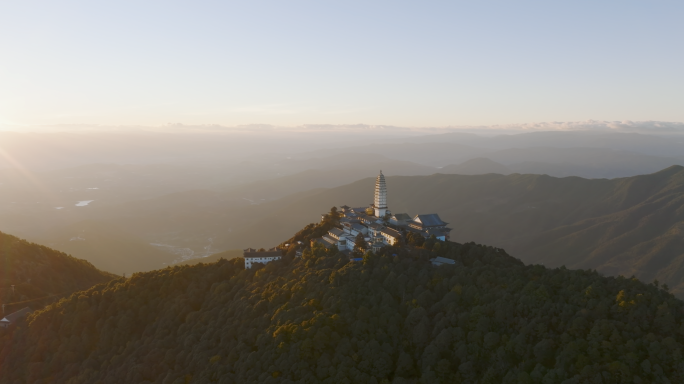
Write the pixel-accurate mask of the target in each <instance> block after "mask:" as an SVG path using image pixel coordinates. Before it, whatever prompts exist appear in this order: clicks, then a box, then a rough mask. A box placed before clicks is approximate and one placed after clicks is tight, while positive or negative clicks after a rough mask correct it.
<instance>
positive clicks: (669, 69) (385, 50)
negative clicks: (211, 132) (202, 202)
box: [0, 0, 684, 126]
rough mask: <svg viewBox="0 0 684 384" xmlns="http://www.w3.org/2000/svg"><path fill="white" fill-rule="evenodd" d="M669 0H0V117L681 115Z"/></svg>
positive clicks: (421, 119) (677, 21)
mask: <svg viewBox="0 0 684 384" xmlns="http://www.w3.org/2000/svg"><path fill="white" fill-rule="evenodd" d="M682 16H684V2H683V1H681V0H678V1H645V0H643V1H627V0H620V1H562V2H561V1H548V0H547V1H536V2H533V1H497V2H494V1H396V0H394V1H349V0H347V1H292V0H290V1H282V0H281V1H240V2H238V1H197V0H194V1H183V2H179V1H168V0H166V1H140V0H138V1H122V0H118V1H67V0H61V1H30V0H27V1H16V0H0V19H1V20H0V124H29V125H30V124H90V123H93V124H124V125H128V124H144V125H158V124H165V123H169V122H173V123H185V124H224V125H236V124H249V123H268V124H277V125H298V124H310V123H332V124H351V123H366V124H391V125H401V126H430V125H433V126H444V125H473V124H506V123H524V122H540V121H579V120H587V119H598V120H660V121H684V92H683V90H684V69H683V68H684V23H683V22H682Z"/></svg>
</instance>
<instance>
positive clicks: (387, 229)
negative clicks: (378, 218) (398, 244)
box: [380, 228, 401, 238]
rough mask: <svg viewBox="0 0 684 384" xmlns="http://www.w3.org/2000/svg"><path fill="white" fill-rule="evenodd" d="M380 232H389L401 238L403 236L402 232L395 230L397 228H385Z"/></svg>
mask: <svg viewBox="0 0 684 384" xmlns="http://www.w3.org/2000/svg"><path fill="white" fill-rule="evenodd" d="M380 232H382V233H385V234H388V235H390V236H393V237H395V238H400V237H401V233H399V232H398V231H395V230H394V229H392V228H383V229H381V230H380Z"/></svg>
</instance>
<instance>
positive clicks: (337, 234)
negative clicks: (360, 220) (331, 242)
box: [328, 228, 344, 236]
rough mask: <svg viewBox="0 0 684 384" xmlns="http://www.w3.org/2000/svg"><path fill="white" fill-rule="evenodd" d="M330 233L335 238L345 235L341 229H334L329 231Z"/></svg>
mask: <svg viewBox="0 0 684 384" xmlns="http://www.w3.org/2000/svg"><path fill="white" fill-rule="evenodd" d="M328 233H330V234H333V235H335V236H342V235H344V231H343V230H341V229H339V228H332V229H331V230H329V231H328Z"/></svg>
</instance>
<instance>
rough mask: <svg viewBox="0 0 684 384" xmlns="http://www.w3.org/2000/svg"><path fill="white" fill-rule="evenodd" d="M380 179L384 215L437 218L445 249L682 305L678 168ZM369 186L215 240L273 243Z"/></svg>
mask: <svg viewBox="0 0 684 384" xmlns="http://www.w3.org/2000/svg"><path fill="white" fill-rule="evenodd" d="M386 180H387V189H388V206H389V207H390V209H391V210H392V212H394V213H400V212H408V213H410V214H412V215H415V214H418V213H438V214H439V215H440V217H441V218H442V219H443V220H444V221H446V222H448V223H449V227H451V228H453V231H452V232H451V236H452V239H453V240H455V241H459V242H470V241H474V242H477V243H483V244H490V245H494V246H497V247H502V248H505V249H506V250H508V251H509V252H510V253H511V254H512V255H514V256H516V257H519V258H521V259H522V260H523V261H524V262H526V263H530V262H534V263H543V264H545V265H547V266H550V267H559V266H562V265H566V266H573V267H574V268H592V269H597V270H599V271H600V272H603V273H606V274H613V275H615V276H617V275H619V274H623V275H626V276H629V275H631V274H635V275H636V276H637V277H638V278H640V279H642V280H646V281H653V279H658V280H660V281H661V282H663V283H667V284H668V285H669V286H670V287H671V288H672V290H673V292H675V293H676V294H677V295H678V296H680V297H684V269H682V268H680V267H679V265H680V262H681V261H680V258H681V256H682V251H681V250H682V249H683V248H682V247H681V246H680V245H681V244H680V242H681V236H679V235H678V233H679V228H682V227H683V226H684V216H682V212H684V198H683V197H684V167H680V166H673V167H670V168H667V169H665V170H662V171H660V172H657V173H653V174H649V175H642V176H635V177H628V178H622V179H610V180H609V179H582V178H579V177H566V178H555V177H551V176H546V175H520V174H512V175H507V176H503V175H494V174H489V175H475V176H468V175H446V174H435V175H431V176H395V177H387V178H386ZM374 182H375V181H374V179H364V180H359V181H358V182H355V183H352V184H348V185H344V186H341V187H337V188H332V189H329V190H325V191H322V192H319V193H316V194H311V195H308V196H305V197H302V198H300V199H298V200H294V199H292V200H290V201H287V202H285V201H282V202H281V203H278V202H273V203H270V204H269V205H267V204H264V205H263V206H262V207H260V211H257V210H254V211H253V212H254V215H250V214H248V213H245V215H244V216H246V217H249V218H250V221H249V222H245V226H244V227H243V228H241V229H240V230H236V231H233V232H232V233H231V234H230V235H229V236H226V237H225V238H224V239H222V241H225V242H226V243H227V244H228V243H229V244H231V245H233V246H235V245H237V244H241V246H242V245H243V244H244V246H245V247H247V246H253V247H260V246H272V245H275V244H278V242H279V240H281V239H283V238H288V237H289V234H291V233H292V232H294V231H295V230H296V229H297V228H301V227H302V226H304V225H306V224H307V223H310V222H311V221H314V219H313V218H315V217H319V215H320V214H321V213H323V212H327V211H328V209H329V208H330V205H331V204H337V205H342V204H347V205H350V206H365V205H367V204H369V203H370V197H372V192H373V186H374ZM369 196H370V197H369ZM331 202H332V203H331ZM223 247H227V246H226V245H223Z"/></svg>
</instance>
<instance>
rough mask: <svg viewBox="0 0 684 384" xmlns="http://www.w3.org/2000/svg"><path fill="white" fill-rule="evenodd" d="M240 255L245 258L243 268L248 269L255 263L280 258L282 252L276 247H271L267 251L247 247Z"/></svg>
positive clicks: (268, 261)
mask: <svg viewBox="0 0 684 384" xmlns="http://www.w3.org/2000/svg"><path fill="white" fill-rule="evenodd" d="M242 257H244V258H245V269H250V268H252V265H253V264H256V263H261V264H266V263H270V262H271V261H273V260H279V259H282V257H283V253H282V252H281V251H280V249H278V248H271V249H269V250H268V251H267V250H265V249H259V250H256V249H254V248H247V249H245V250H244V252H243V253H242Z"/></svg>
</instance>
